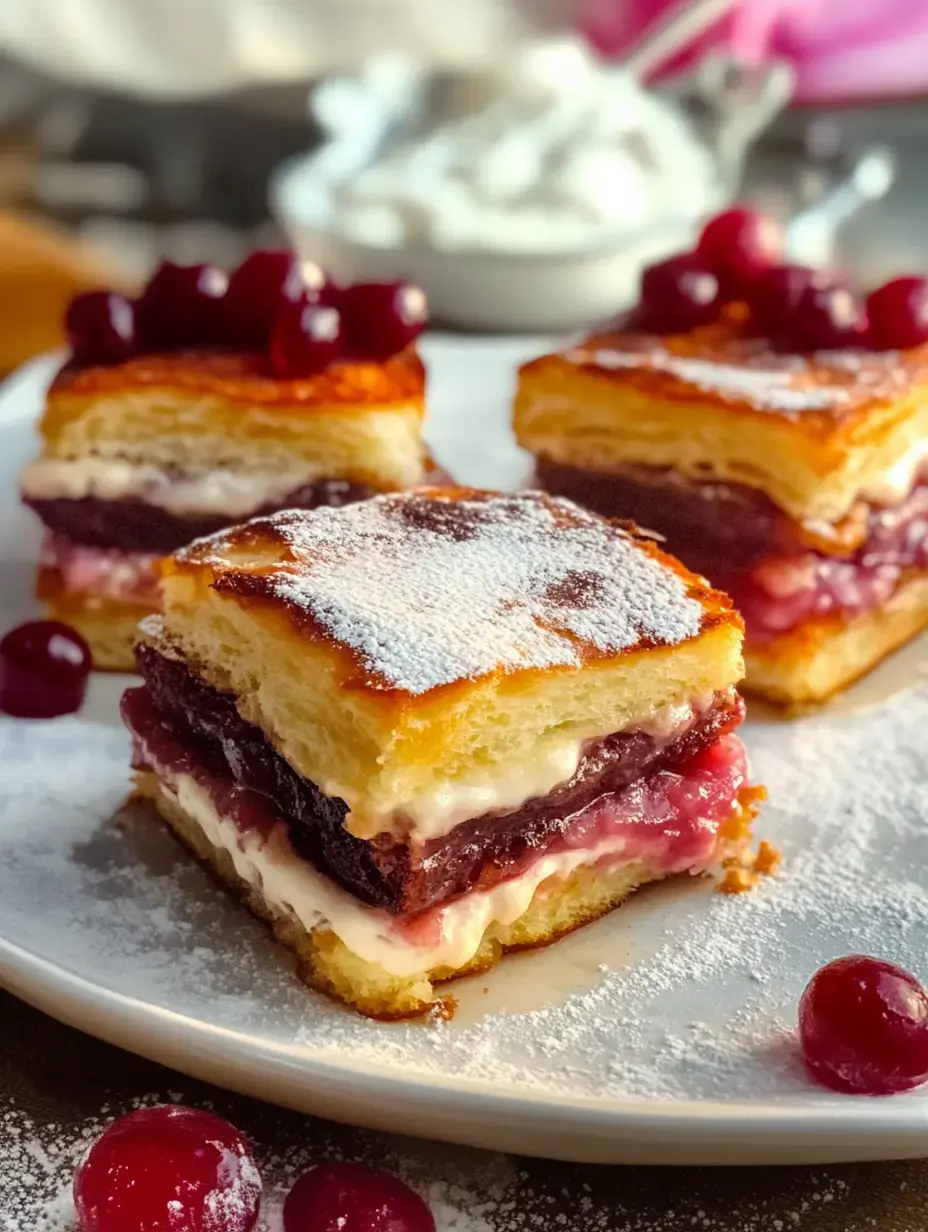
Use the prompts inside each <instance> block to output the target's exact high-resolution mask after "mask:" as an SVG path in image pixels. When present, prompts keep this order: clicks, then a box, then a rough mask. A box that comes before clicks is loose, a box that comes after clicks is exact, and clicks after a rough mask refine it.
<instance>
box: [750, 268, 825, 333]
mask: <svg viewBox="0 0 928 1232" xmlns="http://www.w3.org/2000/svg"><path fill="white" fill-rule="evenodd" d="M826 281H827V280H826V279H825V277H824V276H823V275H822V274H821V273H820V272H819V271H818V270H814V269H810V268H809V267H808V266H807V265H771V266H770V268H769V269H765V270H761V271H760V272H759V273H758V274H757V275H756V276H755V277H754V278H753V279H752V281H751V284H750V286H749V287H748V288H747V292H746V301H747V304H748V307H749V309H750V312H751V317H750V329H751V332H752V333H755V334H760V335H761V336H765V337H768V338H769V337H776V336H777V335H778V334H781V333H782V332H783V331H784V329H787V328H788V323H789V322H790V321H791V320H792V318H793V316H794V315H795V312H796V309H797V307H798V306H799V301H800V300H801V299H802V297H803V295H804V294H805V292H806V290H807V289H808V288H809V287H811V286H817V285H823V284H824V283H825V282H826Z"/></svg>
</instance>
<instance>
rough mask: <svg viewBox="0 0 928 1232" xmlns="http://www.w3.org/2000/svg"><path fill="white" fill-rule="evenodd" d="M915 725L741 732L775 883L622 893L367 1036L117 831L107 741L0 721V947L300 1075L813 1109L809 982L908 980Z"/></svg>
mask: <svg viewBox="0 0 928 1232" xmlns="http://www.w3.org/2000/svg"><path fill="white" fill-rule="evenodd" d="M926 730H928V693H926V692H925V691H923V690H919V691H913V692H911V693H908V694H905V695H901V696H897V697H895V698H893V699H891V700H890V701H889V702H887V703H886V704H885V705H884V706H883V707H882V708H880V709H875V710H871V711H868V712H866V713H862V714H856V715H846V714H845V715H841V714H830V715H829V714H828V713H824V714H822V715H819V716H816V717H812V718H808V719H804V720H798V721H795V722H793V723H789V724H787V723H764V722H754V723H748V725H747V726H746V728H745V740H746V743H747V745H748V749H749V752H750V754H751V757H752V763H753V769H754V774H755V777H756V778H757V779H758V780H760V781H762V782H765V783H766V784H767V786H768V788H769V789H770V797H771V798H770V801H769V802H768V804H767V805H766V806H764V809H763V811H762V813H761V817H760V819H759V821H758V824H757V827H756V828H757V830H758V832H759V833H760V834H762V835H764V836H766V837H769V838H770V839H771V840H772V841H773V842H774V843H776V844H777V845H778V846H780V847H781V848H782V850H783V854H784V864H783V869H782V872H781V873H780V874H779V875H778V876H777V877H775V878H772V879H769V880H768V881H765V882H764V883H763V884H762V885H761V886H759V887H758V889H757V890H755V891H754V892H753V893H751V894H747V895H743V896H739V897H735V898H728V897H725V896H722V895H716V894H713V893H712V892H711V888H710V886H709V885H708V884H707V883H706V882H704V881H697V880H689V879H683V880H682V881H677V882H674V883H673V884H668V885H667V886H663V887H658V888H657V889H656V890H655V891H654V892H653V893H650V892H649V893H642V894H640V895H639V896H638V897H637V898H636V899H634V900H632V901H631V902H630V903H629V904H628V905H627V906H626V907H624V908H622V909H621V910H620V911H618V912H616V913H613V915H612V916H610V917H609V918H607V919H605V920H603V921H601V922H600V923H599V924H597V925H594V926H593V927H592V928H591V929H588V930H583V931H582V932H581V933H578V934H577V935H576V936H575V937H572V938H567V939H566V940H565V941H563V942H561V943H560V944H559V945H557V946H553V947H551V948H550V949H549V950H547V951H542V952H539V953H537V954H534V955H530V956H523V957H520V958H512V959H509V960H507V961H506V962H504V963H503V964H502V965H501V967H499V968H498V969H497V970H496V971H494V972H491V973H490V974H489V975H487V976H485V977H478V978H475V979H472V980H469V981H462V982H461V983H460V985H459V986H458V988H456V989H455V992H456V994H457V995H459V998H460V1002H461V1007H460V1011H459V1014H458V1017H457V1018H456V1019H455V1020H454V1021H452V1022H451V1023H448V1024H442V1025H433V1026H423V1025H419V1024H391V1025H387V1024H377V1023H372V1022H369V1021H366V1020H364V1019H362V1018H359V1017H356V1016H355V1015H352V1014H350V1013H347V1012H344V1011H342V1010H341V1009H339V1008H337V1007H335V1006H332V1005H330V1004H329V1003H327V1002H326V1001H325V1000H324V999H322V998H320V997H318V996H316V995H314V994H312V993H308V992H306V991H305V990H304V989H303V988H302V987H301V986H300V985H299V984H298V983H297V981H296V980H295V979H294V977H293V975H292V970H291V967H290V964H289V961H288V959H287V958H286V956H285V955H284V954H283V953H282V952H281V951H280V950H279V948H278V947H276V946H275V945H274V944H273V942H272V941H271V940H270V939H269V938H268V937H267V935H266V934H265V932H264V931H263V930H262V929H261V928H260V927H259V926H258V925H257V924H256V923H254V922H253V921H252V920H251V919H250V918H249V917H248V916H247V914H246V913H245V912H244V911H243V910H242V909H241V908H239V907H238V906H237V905H236V904H234V903H232V902H230V901H229V900H228V899H227V898H226V896H225V895H224V894H223V893H222V892H221V891H220V890H219V889H217V888H215V887H214V886H213V885H212V884H211V883H210V882H209V881H208V880H207V879H206V877H205V876H204V875H203V874H202V873H201V872H200V870H199V869H198V868H197V867H196V866H195V865H194V864H193V862H192V861H191V860H190V859H189V858H188V857H187V856H186V854H185V853H184V852H183V851H181V850H180V849H179V848H178V847H177V846H176V845H175V844H174V843H173V842H172V841H171V840H170V839H169V838H168V837H167V836H166V835H165V834H164V833H163V832H162V831H161V829H160V827H159V826H157V825H156V824H153V823H152V821H151V818H150V817H149V815H148V814H147V813H133V812H131V811H130V812H129V813H127V814H126V815H125V816H124V819H123V827H122V829H117V828H115V827H114V826H113V824H112V822H111V821H110V818H109V814H110V811H111V810H112V808H113V806H114V805H115V803H116V802H117V801H118V799H119V798H120V796H121V794H122V792H123V791H124V787H125V783H126V771H125V764H126V762H125V760H124V759H125V758H127V756H128V743H127V739H126V737H125V736H124V735H123V734H122V733H121V732H119V731H118V730H117V729H115V728H111V727H108V726H105V725H101V724H97V723H88V722H84V721H81V720H69V721H66V722H64V723H47V724H46V723H38V724H33V725H31V726H28V725H23V724H15V723H11V722H5V723H0V762H2V764H3V765H4V775H3V777H2V779H0V839H2V841H3V845H4V851H5V859H4V861H3V864H2V866H0V954H2V953H3V948H4V946H5V945H6V946H9V945H13V946H19V947H21V948H22V950H23V951H26V952H27V953H28V954H30V955H35V956H37V957H40V958H45V959H47V960H49V961H51V962H53V963H55V964H56V965H57V966H58V967H61V968H65V969H67V970H69V971H72V972H75V973H76V974H78V975H79V976H81V977H83V978H84V979H85V980H87V981H89V982H90V983H91V984H92V985H93V986H94V987H95V988H96V989H98V990H99V992H100V995H103V996H105V995H106V994H107V990H113V991H116V992H119V993H122V994H125V995H127V996H130V997H135V998H138V999H139V1000H140V1001H141V1002H143V1003H145V1004H150V1005H152V1006H153V1007H160V1008H164V1009H168V1010H171V1011H173V1012H175V1013H177V1014H180V1015H183V1016H186V1017H188V1018H191V1019H193V1020H195V1021H197V1022H199V1023H202V1024H204V1025H205V1027H206V1029H207V1030H214V1031H215V1033H216V1034H215V1036H214V1040H215V1046H216V1047H217V1048H221V1047H222V1039H223V1033H224V1032H235V1033H239V1034H241V1035H244V1036H246V1037H247V1038H248V1039H250V1040H253V1041H254V1044H255V1047H256V1048H258V1049H262V1048H269V1049H272V1050H273V1049H275V1048H282V1047H283V1048H288V1049H289V1048H292V1046H293V1045H298V1046H300V1047H302V1048H303V1049H304V1050H305V1057H306V1061H307V1064H310V1063H312V1062H315V1063H320V1062H325V1063H328V1064H332V1065H335V1066H347V1067H348V1068H349V1069H353V1070H354V1071H357V1069H358V1068H359V1067H361V1068H362V1069H364V1070H365V1071H366V1070H370V1071H371V1072H376V1073H379V1074H382V1073H385V1072H389V1073H392V1074H394V1075H395V1076H397V1077H403V1076H404V1075H405V1076H409V1077H415V1076H420V1075H425V1076H427V1077H428V1080H429V1082H430V1083H431V1084H432V1086H433V1088H436V1089H437V1088H439V1087H441V1086H442V1084H443V1083H445V1084H447V1085H448V1086H449V1090H450V1088H451V1087H452V1086H457V1087H458V1088H459V1087H460V1085H461V1084H464V1085H465V1086H466V1085H467V1084H468V1083H470V1082H480V1083H481V1084H489V1085H490V1086H491V1087H492V1088H494V1089H496V1090H498V1091H500V1092H505V1093H513V1092H514V1091H519V1090H524V1091H530V1092H532V1093H534V1094H535V1095H541V1096H545V1097H549V1098H550V1099H551V1100H552V1101H554V1103H557V1101H560V1100H563V1099H564V1098H567V1097H571V1096H574V1097H586V1098H589V1099H593V1100H596V1101H598V1102H600V1103H602V1104H603V1105H604V1106H611V1107H613V1108H614V1109H615V1110H616V1115H620V1113H621V1108H622V1107H623V1106H626V1105H627V1101H629V1100H635V1099H647V1100H678V1099H696V1100H703V1101H711V1100H715V1099H725V1100H743V1101H748V1102H755V1101H758V1100H763V1099H767V1098H776V1099H778V1100H786V1101H788V1102H790V1103H792V1104H793V1105H797V1106H798V1105H801V1104H802V1102H803V1101H806V1100H809V1099H814V1100H818V1101H820V1100H821V1099H822V1098H827V1097H823V1096H822V1095H820V1094H819V1093H818V1092H817V1091H812V1090H811V1089H810V1087H809V1084H808V1082H807V1081H806V1078H805V1076H804V1074H803V1073H802V1072H801V1070H800V1068H799V1066H798V1065H797V1062H796V1054H795V1049H794V1047H793V1041H792V1028H793V1022H794V1018H795V1010H796V1003H797V1000H798V997H799V994H800V992H801V990H802V987H803V986H804V984H805V982H806V980H807V979H808V977H809V976H810V975H811V974H812V972H813V971H814V970H815V968H816V967H817V966H819V965H820V964H821V963H822V962H824V961H827V960H828V959H830V958H832V957H834V956H836V955H838V954H842V953H847V952H849V951H857V950H859V951H865V952H871V953H875V954H878V955H881V956H885V957H887V958H890V959H892V960H894V961H897V962H901V963H902V964H903V965H905V966H908V967H910V968H911V969H913V970H914V971H916V972H917V973H919V974H921V975H922V976H923V977H924V976H925V975H928V970H926V963H925V957H924V937H925V936H926V935H928V886H926V883H925V878H924V876H923V875H922V871H921V870H923V869H924V868H925V867H928V824H926V820H925V814H924V800H925V792H926V786H928V776H926V759H925V750H924V732H925V731H926ZM36 903H42V910H41V912H37V911H36V909H35V905H36ZM20 961H23V962H25V963H26V964H27V965H28V961H29V960H28V958H26V959H22V960H20ZM600 965H605V967H606V968H607V970H605V971H601V970H598V969H597V968H598V967H599V966H600ZM526 985H527V986H528V987H529V988H530V990H531V993H530V995H529V997H528V1002H527V1005H528V1008H526V1000H525V998H524V997H523V996H522V995H521V993H519V994H518V995H517V991H516V990H517V989H521V990H522V991H523V992H524V990H525V987H526ZM486 989H489V993H487V992H485V990H486ZM571 989H573V991H571ZM153 1029H158V1028H156V1027H154V1026H153ZM449 1075H451V1076H452V1077H450V1078H449V1077H448V1076H449ZM903 1098H905V1099H916V1100H918V1099H923V1098H924V1097H923V1096H920V1095H914V1096H906V1097H903ZM707 1115H709V1113H708V1111H707Z"/></svg>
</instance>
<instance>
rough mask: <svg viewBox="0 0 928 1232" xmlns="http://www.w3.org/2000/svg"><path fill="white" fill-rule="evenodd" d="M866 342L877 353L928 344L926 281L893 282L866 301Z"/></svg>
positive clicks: (919, 279)
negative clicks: (878, 351) (877, 351)
mask: <svg viewBox="0 0 928 1232" xmlns="http://www.w3.org/2000/svg"><path fill="white" fill-rule="evenodd" d="M867 321H868V335H867V341H868V343H869V345H870V346H871V347H873V348H874V349H875V350H880V351H883V350H885V351H896V350H898V351H905V350H907V349H908V348H909V347H917V346H921V345H922V344H923V343H925V342H928V279H926V278H894V279H893V280H892V282H887V283H886V284H885V286H882V287H879V288H878V289H877V290H876V291H873V292H871V294H870V296H869V297H868V299H867Z"/></svg>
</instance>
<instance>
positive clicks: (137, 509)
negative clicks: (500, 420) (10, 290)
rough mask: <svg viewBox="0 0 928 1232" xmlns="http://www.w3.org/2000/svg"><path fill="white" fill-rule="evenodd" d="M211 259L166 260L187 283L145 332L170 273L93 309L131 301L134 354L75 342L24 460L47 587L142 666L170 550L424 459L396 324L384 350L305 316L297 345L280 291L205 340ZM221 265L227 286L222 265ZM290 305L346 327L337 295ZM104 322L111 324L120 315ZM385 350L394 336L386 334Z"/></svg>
mask: <svg viewBox="0 0 928 1232" xmlns="http://www.w3.org/2000/svg"><path fill="white" fill-rule="evenodd" d="M256 255H257V256H259V257H261V256H265V257H268V258H269V257H271V256H273V255H274V254H256ZM202 268H205V269H207V270H209V269H210V267H170V268H169V270H168V272H169V273H173V283H174V284H175V285H174V286H169V287H168V290H169V291H171V292H175V291H176V295H175V294H171V295H168V296H167V297H165V296H164V295H162V298H163V299H164V298H166V299H167V302H166V303H164V304H161V305H159V310H160V311H161V313H162V330H161V332H160V333H159V332H157V331H155V330H152V328H151V327H150V326H148V327H146V328H148V329H149V335H152V334H153V337H151V336H149V337H148V340H146V335H145V333H144V329H143V325H144V321H145V320H146V319H147V318H146V317H145V315H144V313H143V309H144V308H145V304H146V299H145V296H146V295H147V294H149V292H150V291H151V288H152V287H154V288H155V290H157V289H158V286H159V285H160V284H159V282H158V279H159V277H161V280H162V282H164V278H163V277H162V276H161V275H156V277H155V279H153V280H152V283H151V284H150V285H149V290H148V291H146V292H143V295H142V297H141V298H140V300H139V301H138V303H137V304H135V305H133V304H132V303H130V302H129V301H127V300H123V299H122V298H121V297H117V296H114V295H112V294H110V295H109V296H108V301H110V302H108V303H107V304H106V305H104V306H102V307H101V305H100V303H99V301H97V302H91V304H90V308H89V309H88V308H86V307H84V311H85V314H86V313H87V312H89V311H92V312H95V313H97V314H99V313H100V312H101V311H105V312H106V313H108V314H109V316H110V317H113V316H118V313H123V314H125V315H127V316H128V319H129V324H130V326H132V320H133V318H132V315H131V314H133V312H134V313H135V314H136V320H137V324H136V325H134V326H132V330H130V333H131V338H130V339H129V340H128V341H127V343H126V345H125V346H124V347H123V348H122V352H124V353H122V352H120V351H117V353H116V354H115V355H114V353H113V352H114V350H116V348H115V347H114V346H113V343H114V342H120V341H121V339H119V338H116V339H112V338H109V339H108V338H107V335H106V333H104V337H103V342H104V343H105V342H107V341H109V342H110V347H109V350H107V348H106V347H105V346H101V344H100V340H99V339H94V340H93V341H94V344H95V346H96V350H95V349H94V348H93V347H89V348H88V349H87V352H86V353H82V352H81V351H80V350H79V349H76V351H75V355H74V356H73V357H72V359H71V360H70V361H69V362H68V363H67V364H66V365H65V366H64V368H63V369H62V370H61V371H60V372H59V373H58V375H57V376H56V377H55V379H54V380H53V381H52V384H51V388H50V389H49V391H48V395H47V403H46V406H45V411H44V415H43V417H42V420H41V425H40V433H41V443H42V453H41V457H39V458H38V459H37V460H36V461H34V462H32V463H31V464H30V465H28V466H27V467H26V468H25V470H24V471H23V472H22V475H21V481H20V482H21V492H22V497H23V499H24V501H25V502H26V503H27V504H28V505H30V506H31V507H32V508H33V509H34V510H35V512H36V513H37V514H38V516H39V517H40V518H41V520H42V522H43V524H44V528H45V540H44V546H43V549H42V555H41V560H40V562H39V570H38V583H37V593H38V597H39V599H40V600H41V601H42V602H43V603H44V604H45V605H46V606H47V608H48V610H49V613H50V615H52V616H53V617H55V618H57V619H60V620H63V621H65V622H66V623H68V624H70V625H72V626H73V627H74V628H76V629H77V630H78V631H79V632H80V633H82V634H83V635H84V637H85V638H86V640H87V641H88V643H89V644H90V647H91V650H92V652H93V658H94V664H95V666H97V667H100V668H113V669H122V670H129V669H131V668H132V666H133V655H132V642H133V638H134V634H135V629H136V626H137V625H138V622H139V619H140V618H141V617H142V616H144V615H145V614H146V613H148V612H151V611H152V610H153V609H154V608H155V606H156V604H157V598H158V594H157V568H158V562H159V560H160V558H161V557H163V556H164V555H166V554H168V553H170V552H173V551H174V550H175V549H177V548H179V547H181V546H183V545H184V544H186V543H189V542H191V541H192V540H193V539H195V538H197V537H200V536H203V535H207V534H211V533H212V532H214V531H216V530H218V529H220V528H222V527H225V526H230V525H233V524H235V523H237V522H240V521H242V520H244V519H246V518H248V517H252V516H256V515H259V514H262V513H265V512H271V511H274V510H277V509H283V508H290V507H301V508H313V507H315V506H316V505H320V504H333V505H339V504H344V503H346V502H350V501H354V500H359V499H363V498H366V497H368V496H372V495H376V494H377V493H381V492H389V491H393V490H396V489H401V488H405V487H409V486H413V485H415V484H418V483H421V482H422V481H423V480H424V478H425V477H426V475H427V474H428V473H429V462H428V459H427V457H426V453H425V448H424V446H423V442H422V436H421V425H422V419H423V415H424V407H425V371H424V367H423V364H422V361H421V359H420V358H419V355H418V353H417V351H416V348H415V345H414V344H412V343H411V342H410V343H409V345H403V343H404V341H405V340H404V339H403V338H399V339H397V340H396V342H395V344H394V347H393V353H389V354H381V353H375V352H376V350H377V348H376V347H373V346H369V347H368V348H367V350H368V351H369V352H370V353H365V352H364V351H359V348H355V349H354V350H353V351H349V350H348V349H347V348H345V349H344V351H342V350H340V349H339V348H338V347H336V345H335V343H334V342H333V341H332V340H330V339H328V338H326V339H319V338H316V339H313V338H312V337H309V338H307V337H306V336H305V335H303V336H301V335H300V334H299V333H298V332H297V336H296V343H301V344H302V348H303V350H302V351H298V350H297V346H296V344H295V343H294V340H293V338H292V337H288V336H287V335H286V332H285V335H284V343H286V344H287V345H288V346H289V350H286V349H284V350H283V354H282V355H281V354H280V350H278V351H275V350H274V346H275V339H274V337H273V335H272V334H271V329H272V326H271V324H270V321H271V320H274V319H278V318H274V317H273V315H272V313H271V308H273V305H270V306H269V307H268V309H267V312H266V315H267V317H268V320H267V321H266V322H263V323H262V322H259V323H258V326H257V327H256V328H255V329H254V332H255V337H253V338H250V339H245V340H244V341H243V342H240V341H239V340H238V339H239V334H236V333H235V332H234V331H232V330H228V331H227V332H228V336H223V334H222V331H221V330H220V329H218V328H214V329H213V332H212V333H210V334H208V335H207V337H208V338H209V339H213V340H214V341H207V342H204V341H203V332H204V331H203V328H202V323H197V322H190V321H189V320H188V319H187V317H185V316H184V315H183V313H182V311H181V310H182V309H183V308H184V307H185V306H184V304H183V303H181V302H179V299H180V291H181V290H183V280H182V278H181V275H183V274H185V273H187V272H190V271H192V272H194V273H196V271H198V270H201V269H202ZM242 268H243V269H245V268H246V267H242ZM212 273H213V274H214V275H215V276H216V278H217V279H222V280H223V282H222V285H224V283H225V277H224V275H221V274H220V273H219V271H218V270H214V271H212ZM202 281H203V275H202V274H201V275H200V283H201V284H202ZM230 286H232V287H233V288H234V276H233V283H232V284H230ZM258 289H260V288H258ZM356 289H358V288H352V289H349V290H356ZM384 289H385V288H384ZM375 290H376V288H375ZM346 294H347V292H346ZM86 299H90V300H91V301H94V297H85V300H86ZM200 299H201V300H202V299H203V295H202V292H201V293H200ZM111 301H116V304H115V307H114V305H113V303H112V302H111ZM218 302H219V303H220V306H221V301H218ZM212 303H213V301H206V302H205V303H201V304H199V306H198V308H197V311H198V312H200V313H201V314H202V315H203V316H204V317H205V318H206V319H207V322H208V320H209V318H208V317H207V315H206V314H207V313H208V312H210V311H212V312H218V309H217V308H215V307H212V306H211V305H212ZM175 305H176V307H177V312H178V317H177V321H178V322H179V323H180V324H179V326H178V328H177V330H175V332H174V333H170V334H168V333H167V332H166V331H165V330H164V328H163V321H164V320H167V321H169V322H171V321H173V319H174V318H172V316H171V312H172V309H173V308H174V306H175ZM82 306H83V305H82V304H78V308H81V307H82ZM187 307H188V309H189V305H188V306H187ZM284 307H285V309H286V308H288V307H289V304H285V305H284ZM293 308H294V311H293V316H294V317H295V324H294V323H292V322H288V320H287V317H286V315H285V316H284V319H283V325H282V326H280V327H279V328H281V329H284V328H285V327H287V328H289V329H290V332H291V334H292V333H293V332H294V331H298V330H299V328H300V327H301V326H306V327H308V328H310V329H311V328H313V327H314V323H315V325H317V326H318V325H319V322H321V324H322V325H323V326H325V327H326V328H327V329H330V330H332V331H335V333H336V334H337V332H338V331H339V329H340V328H341V318H340V316H339V312H338V309H337V308H335V307H332V306H330V305H320V306H316V305H313V304H311V303H310V304H307V305H301V304H300V303H299V302H298V303H296V304H295V305H294V306H293ZM301 311H302V314H303V315H302V316H301V315H300V313H301ZM314 313H315V317H313V314H314ZM148 315H149V317H150V316H151V313H149V314H148ZM188 315H189V312H188ZM307 322H308V326H307ZM220 323H221V322H220ZM182 327H185V328H186V331H187V333H188V334H189V335H190V337H189V339H188V338H186V337H185V336H184V329H183V328H182ZM105 328H106V329H108V330H109V331H110V334H111V333H112V330H113V328H114V327H113V325H112V322H111V321H109V320H108V321H107V322H106V325H105ZM275 328H278V327H277V326H275ZM133 330H135V331H137V336H136V333H135V332H132V331H133ZM409 332H410V333H411V332H412V331H409ZM269 337H270V343H269ZM80 343H81V339H80V336H79V335H78V337H77V338H76V346H77V347H79V346H80ZM130 343H131V345H130ZM269 347H270V351H269ZM381 349H386V350H387V351H390V350H391V347H390V345H389V340H388V345H387V347H386V348H381ZM98 351H99V352H100V354H99V355H98V354H97V352H98ZM301 362H302V365H303V366H302V367H301ZM304 369H305V370H304Z"/></svg>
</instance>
